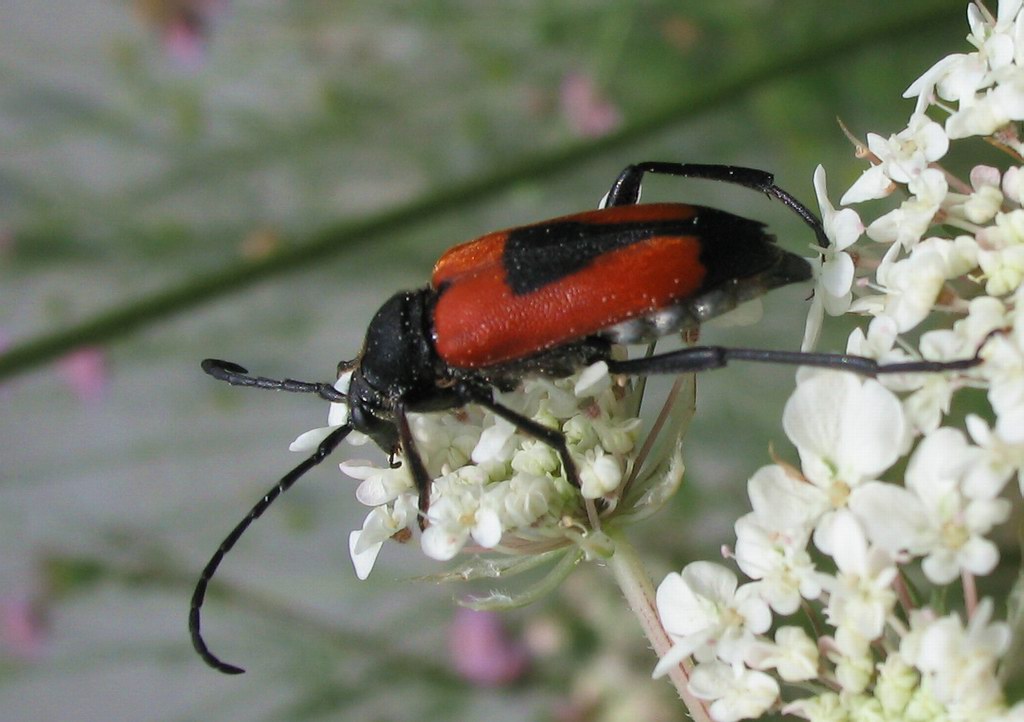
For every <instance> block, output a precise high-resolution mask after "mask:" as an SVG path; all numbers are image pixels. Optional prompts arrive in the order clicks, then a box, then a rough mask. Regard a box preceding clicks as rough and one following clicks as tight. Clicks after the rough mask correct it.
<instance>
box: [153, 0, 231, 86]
mask: <svg viewBox="0 0 1024 722" xmlns="http://www.w3.org/2000/svg"><path fill="white" fill-rule="evenodd" d="M135 5H136V9H137V11H138V13H139V15H140V16H141V18H142V20H143V21H144V22H145V23H146V24H148V25H150V26H152V27H153V28H154V29H155V30H156V31H157V33H158V34H159V35H160V40H161V42H162V44H163V47H164V51H165V52H166V53H167V55H168V56H169V57H170V58H171V59H172V60H174V61H175V62H176V63H177V64H178V65H180V66H182V67H184V68H188V69H195V68H197V67H198V66H199V65H201V64H202V62H203V59H204V58H205V55H206V45H207V42H208V41H209V38H210V32H211V26H212V25H213V21H214V20H215V19H216V16H217V15H218V14H220V13H221V12H223V11H224V10H225V9H226V8H227V0H136V3H135Z"/></svg>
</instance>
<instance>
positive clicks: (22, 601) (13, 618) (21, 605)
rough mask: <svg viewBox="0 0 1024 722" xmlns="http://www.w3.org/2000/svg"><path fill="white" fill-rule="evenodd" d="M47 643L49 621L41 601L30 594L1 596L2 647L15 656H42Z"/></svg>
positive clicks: (31, 658)
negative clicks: (47, 623) (42, 608)
mask: <svg viewBox="0 0 1024 722" xmlns="http://www.w3.org/2000/svg"><path fill="white" fill-rule="evenodd" d="M45 643H46V624H45V620H44V615H43V614H42V612H41V610H40V607H39V604H38V603H37V601H36V600H35V599H33V598H32V597H31V596H29V595H27V594H15V595H12V596H8V597H3V598H0V646H2V648H3V650H4V651H5V652H6V653H7V654H9V655H10V656H12V657H15V658H17V659H22V660H25V661H34V660H37V659H39V658H40V657H41V656H42V653H43V647H44V646H45Z"/></svg>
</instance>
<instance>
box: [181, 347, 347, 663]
mask: <svg viewBox="0 0 1024 722" xmlns="http://www.w3.org/2000/svg"><path fill="white" fill-rule="evenodd" d="M203 368H204V369H205V368H206V364H205V362H204V364H203ZM242 373H245V372H244V370H243V371H242ZM244 385H249V384H244ZM351 431H352V427H351V426H350V425H349V424H345V425H344V426H340V427H338V428H337V429H335V430H334V431H332V432H331V433H330V435H328V437H327V438H326V439H324V440H323V441H321V442H320V446H319V447H317V450H316V451H315V452H314V453H313V455H312V456H310V457H309V458H308V459H306V460H305V461H303V462H302V463H301V464H299V465H298V466H296V467H295V468H294V469H292V470H291V471H290V472H288V473H287V474H286V475H285V476H284V477H283V478H282V479H281V480H280V481H279V482H277V484H276V485H275V486H274V487H273V488H272V489H271V490H270V491H268V492H267V493H266V495H265V496H264V497H263V498H262V499H260V500H259V502H257V503H256V505H255V506H254V507H253V508H252V510H251V511H250V512H249V513H248V514H246V516H245V518H244V519H242V521H240V522H239V523H238V525H237V526H236V527H235V528H234V529H232V530H231V533H230V534H228V535H227V537H225V539H224V541H222V542H221V543H220V546H219V547H218V548H217V551H216V552H214V554H213V556H212V557H210V561H209V562H207V563H206V567H205V568H204V569H203V571H202V573H201V574H200V575H199V581H198V582H197V583H196V589H195V592H193V593H192V607H191V609H189V613H188V630H189V633H190V634H191V635H192V646H193V647H195V649H196V651H197V652H198V653H199V656H200V657H202V658H203V661H204V662H206V663H207V664H208V665H210V666H211V667H213V668H214V669H217V670H220V671H221V672H223V673H224V674H241V673H243V672H244V671H245V670H244V669H242V668H241V667H236V666H235V665H233V664H228V663H226V662H222V661H221V660H220V658H219V657H217V656H216V655H215V654H214V653H213V652H211V651H210V649H209V648H208V647H207V646H206V642H205V641H203V634H202V632H201V631H200V628H199V624H200V620H199V609H200V607H202V606H203V600H204V599H205V598H206V587H207V586H208V585H209V583H210V580H211V579H212V578H213V575H214V574H215V573H216V572H217V567H219V566H220V563H221V562H222V561H223V560H224V555H225V554H227V553H228V552H229V551H231V548H232V547H233V546H234V545H235V542H237V541H238V539H239V538H240V537H241V536H242V534H244V533H245V530H246V529H248V528H249V525H250V524H252V523H253V522H254V521H255V520H256V519H259V518H260V516H261V515H262V514H263V512H265V511H266V510H267V507H269V506H270V505H271V504H273V503H274V500H275V499H276V498H277V497H279V496H280V495H281V494H283V493H284V492H286V491H288V489H289V488H290V487H291V486H292V484H294V483H295V482H296V481H298V480H299V478H300V477H302V475H303V474H305V473H306V472H307V471H309V470H310V469H312V468H313V467H314V466H316V465H317V464H319V463H320V462H321V461H323V460H324V459H326V458H327V457H328V456H330V454H331V452H332V451H334V450H335V449H336V448H337V447H338V444H340V443H341V442H342V440H343V439H344V438H345V437H346V436H348V434H349V432H351Z"/></svg>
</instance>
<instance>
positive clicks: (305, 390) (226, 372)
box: [202, 358, 348, 402]
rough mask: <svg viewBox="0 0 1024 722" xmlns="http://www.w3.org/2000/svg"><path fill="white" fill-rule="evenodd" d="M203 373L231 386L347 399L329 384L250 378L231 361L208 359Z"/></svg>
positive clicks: (244, 370) (329, 398) (243, 368)
mask: <svg viewBox="0 0 1024 722" xmlns="http://www.w3.org/2000/svg"><path fill="white" fill-rule="evenodd" d="M202 366H203V371H205V372H206V373H208V374H210V376H213V378H215V379H219V380H220V381H227V382H228V383H229V384H231V385H232V386H252V387H254V388H257V389H268V390H271V391H291V392H292V393H296V394H316V395H317V396H319V397H320V398H322V399H325V400H327V401H333V402H339V401H347V400H348V397H347V396H345V394H343V393H341V392H340V391H338V390H337V389H336V388H334V386H332V385H331V384H326V383H323V382H320V381H312V382H311V381H296V380H295V379H268V378H266V377H265V376H250V375H249V370H248V369H246V368H245V367H244V366H239V365H238V364H236V363H233V362H231V361H221V360H220V359H215V358H208V359H206V360H205V361H203V363H202Z"/></svg>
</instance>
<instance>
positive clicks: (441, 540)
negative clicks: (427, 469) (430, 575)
mask: <svg viewBox="0 0 1024 722" xmlns="http://www.w3.org/2000/svg"><path fill="white" fill-rule="evenodd" d="M481 477H482V472H480V471H478V470H477V467H473V466H464V467H462V468H461V469H460V470H459V471H458V472H456V473H453V474H449V475H447V476H445V477H442V478H441V479H438V480H436V481H435V482H434V486H435V489H436V492H435V494H434V501H433V502H432V503H431V505H430V511H429V512H428V513H427V519H428V521H429V526H428V527H427V529H426V530H425V531H424V532H423V536H422V537H420V544H421V546H422V548H423V553H424V554H426V555H427V556H428V557H430V558H432V559H437V560H439V561H447V560H449V559H451V558H452V557H454V556H455V555H456V554H458V553H459V552H460V551H461V550H462V547H463V546H465V544H466V542H468V541H469V538H470V537H472V538H473V540H474V541H475V542H476V543H477V544H479V545H480V546H482V547H484V548H485V549H491V548H493V547H495V546H497V545H498V543H499V542H500V541H501V536H502V533H503V532H504V528H503V526H502V522H501V517H500V515H499V513H498V509H497V508H495V507H496V504H495V503H494V500H493V499H488V498H487V496H486V494H485V491H484V486H483V484H482V483H481V482H482V478H481Z"/></svg>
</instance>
